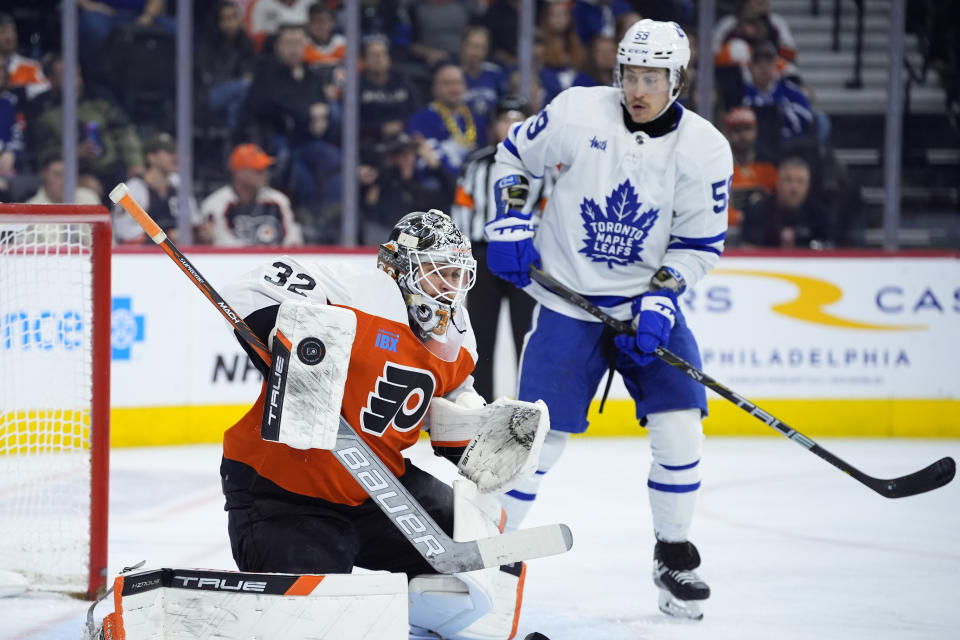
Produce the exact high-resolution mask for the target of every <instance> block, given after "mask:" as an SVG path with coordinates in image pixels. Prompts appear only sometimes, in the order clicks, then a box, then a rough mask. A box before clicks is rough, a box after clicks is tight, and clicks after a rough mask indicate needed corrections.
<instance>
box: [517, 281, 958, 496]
mask: <svg viewBox="0 0 960 640" xmlns="http://www.w3.org/2000/svg"><path fill="white" fill-rule="evenodd" d="M530 277H531V278H533V279H534V280H536V281H537V282H539V283H540V284H541V285H543V286H544V287H546V288H547V289H549V290H550V291H551V292H553V293H555V294H556V295H558V296H560V297H561V298H563V299H564V300H566V301H567V302H569V303H571V304H573V305H575V306H577V307H579V308H580V309H583V310H584V311H586V312H587V313H589V314H590V315H592V316H594V317H596V318H599V319H600V320H602V321H603V323H604V324H605V325H607V326H608V327H610V328H611V329H613V330H614V331H616V332H617V333H631V332H632V331H633V329H632V328H631V327H630V324H629V323H627V322H624V321H622V320H617V319H616V318H613V317H612V316H610V315H608V314H606V313H604V312H603V311H602V310H601V309H600V308H599V307H597V306H596V305H595V304H593V303H592V302H590V301H589V300H587V299H586V298H584V297H583V296H581V295H580V294H578V293H575V292H573V291H571V290H570V289H568V288H567V287H566V286H564V285H563V284H561V283H560V282H557V281H556V280H555V279H554V278H552V277H551V276H549V275H547V274H546V273H544V272H543V271H541V270H540V269H537V268H536V267H530ZM655 353H656V355H657V357H658V358H660V359H661V360H663V361H664V362H666V363H667V364H669V365H670V366H671V367H676V368H677V369H680V370H681V371H683V373H685V374H686V375H688V376H690V377H691V378H693V379H694V380H696V381H697V382H699V383H700V384H702V385H704V386H705V387H707V388H709V389H713V391H715V392H716V393H717V394H719V395H720V396H722V397H723V398H724V399H726V400H729V401H730V402H732V403H733V404H735V405H737V406H738V407H740V408H741V409H743V410H744V411H746V412H747V413H749V414H750V415H752V416H753V417H755V418H757V419H758V420H760V421H761V422H763V423H765V424H766V425H768V426H770V427H773V428H774V429H776V430H777V431H779V432H780V433H782V434H783V435H785V436H786V437H788V438H790V439H791V440H793V441H794V442H796V443H797V444H799V445H800V446H802V447H804V448H805V449H807V450H808V451H810V452H811V453H814V454H816V455H818V456H820V457H821V458H823V459H824V460H826V461H827V462H829V463H830V464H832V465H833V466H835V467H836V468H837V469H840V471H843V472H844V473H846V474H847V475H849V476H851V477H852V478H854V479H855V480H857V481H859V482H860V483H862V484H865V485H866V486H868V487H870V488H871V489H873V490H874V491H876V492H877V493H879V494H880V495H882V496H883V497H885V498H904V497H906V496H912V495H916V494H918V493H926V492H927V491H932V490H934V489H937V488H939V487H942V486H944V485H945V484H947V483H949V482H950V481H951V480H953V476H954V474H955V473H956V468H957V465H956V463H955V462H954V460H953V458H950V457H946V458H942V459H940V460H937V461H936V462H934V463H933V464H931V465H930V466H928V467H925V468H923V469H921V470H920V471H916V472H914V473H910V474H907V475H905V476H901V477H899V478H891V479H889V480H886V479H883V478H874V477H873V476H869V475H867V474H865V473H864V472H862V471H860V470H859V469H857V468H856V467H854V466H853V465H851V464H849V463H848V462H846V461H845V460H843V459H841V458H839V457H837V456H835V455H833V454H832V453H830V452H829V451H827V450H826V449H824V448H823V447H821V446H820V445H818V444H817V443H816V442H814V441H813V440H811V439H810V438H808V437H807V436H805V435H803V434H802V433H800V432H799V431H797V430H796V429H793V428H791V427H790V426H788V425H787V424H786V423H784V422H782V421H781V420H779V419H777V418H775V417H774V416H773V415H771V414H769V413H767V412H766V411H764V410H763V409H761V408H760V407H758V406H757V405H755V404H754V403H752V402H750V401H749V400H747V399H746V398H744V397H743V396H741V395H740V394H738V393H735V392H733V391H731V390H730V389H728V388H727V387H725V386H723V385H722V384H720V383H719V382H717V381H716V380H714V379H713V378H711V377H710V376H708V375H707V374H706V373H704V372H703V371H701V370H700V369H698V368H696V367H695V366H693V365H692V364H690V363H689V362H687V361H686V360H684V359H683V358H681V357H680V356H678V355H676V354H675V353H672V352H671V351H669V350H668V349H665V348H663V347H657V350H656V352H655Z"/></svg>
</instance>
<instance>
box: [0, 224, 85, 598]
mask: <svg viewBox="0 0 960 640" xmlns="http://www.w3.org/2000/svg"><path fill="white" fill-rule="evenodd" d="M92 237H93V233H92V228H91V225H90V224H85V223H69V222H62V223H51V224H48V223H30V224H19V223H10V222H3V221H2V220H0V570H9V571H14V572H16V573H19V574H22V575H23V576H25V577H26V578H27V581H28V582H29V584H30V587H31V588H35V589H54V590H58V591H71V592H86V591H87V587H88V581H89V563H90V544H91V491H92V481H91V437H90V436H91V406H92V398H93V379H94V376H93V370H92V367H93V365H92V347H91V342H92V339H91V336H92V324H93V293H92V291H93V287H92Z"/></svg>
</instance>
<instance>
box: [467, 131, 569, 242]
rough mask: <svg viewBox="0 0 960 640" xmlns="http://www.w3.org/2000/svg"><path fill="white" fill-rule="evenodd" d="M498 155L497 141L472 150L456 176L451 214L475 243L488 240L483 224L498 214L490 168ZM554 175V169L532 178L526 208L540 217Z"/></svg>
mask: <svg viewBox="0 0 960 640" xmlns="http://www.w3.org/2000/svg"><path fill="white" fill-rule="evenodd" d="M496 155H497V147H496V145H490V146H487V147H483V148H482V149H477V150H476V151H473V152H472V153H471V154H470V155H468V156H467V157H466V159H465V160H464V162H463V166H462V167H461V168H460V175H459V176H458V177H457V190H456V195H455V196H454V198H453V205H452V206H451V207H450V217H451V218H453V221H454V223H455V224H456V225H457V228H458V229H460V230H461V231H462V232H463V233H465V234H467V236H469V238H470V241H471V242H473V243H477V242H485V240H484V237H483V226H484V225H485V224H487V223H488V222H490V221H491V220H493V219H494V218H496V217H497V202H496V198H495V197H494V194H493V183H492V182H491V180H490V169H491V168H492V167H493V161H494V158H495V157H496ZM555 179H556V171H554V170H550V171H545V172H544V176H543V178H542V179H538V178H531V180H530V197H528V198H527V204H526V205H525V206H524V208H523V210H524V212H527V211H530V210H531V209H533V211H534V218H539V217H540V212H541V211H543V206H544V205H545V204H546V199H547V197H548V196H549V194H550V191H551V190H552V189H553V183H554V180H555Z"/></svg>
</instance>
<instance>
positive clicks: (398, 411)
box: [360, 362, 437, 436]
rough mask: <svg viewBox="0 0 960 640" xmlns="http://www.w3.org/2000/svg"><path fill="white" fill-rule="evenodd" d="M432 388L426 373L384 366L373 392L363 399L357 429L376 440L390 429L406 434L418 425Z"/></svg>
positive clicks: (397, 365) (396, 366)
mask: <svg viewBox="0 0 960 640" xmlns="http://www.w3.org/2000/svg"><path fill="white" fill-rule="evenodd" d="M436 388H437V383H436V380H434V378H433V374H432V373H430V372H429V371H426V370H424V369H414V368H413V367H404V366H402V365H399V364H395V363H393V362H387V363H386V364H384V365H383V373H382V374H381V375H380V376H379V377H378V378H377V384H376V389H375V391H374V392H373V393H370V394H369V395H368V396H367V406H365V407H364V408H363V409H362V410H361V411H360V428H361V429H363V430H364V431H366V432H367V433H373V434H376V435H378V436H382V435H383V433H384V432H385V431H386V430H387V429H388V428H390V427H391V426H392V427H393V428H394V429H396V430H397V431H410V429H413V428H414V427H416V426H417V425H418V424H420V421H421V420H422V419H423V416H424V414H425V413H426V412H427V407H429V406H430V399H431V398H432V397H433V392H434V390H435V389H436Z"/></svg>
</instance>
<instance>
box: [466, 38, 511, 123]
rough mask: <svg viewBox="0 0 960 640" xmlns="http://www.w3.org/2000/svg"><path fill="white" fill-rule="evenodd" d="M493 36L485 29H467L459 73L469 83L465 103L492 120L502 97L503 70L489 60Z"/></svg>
mask: <svg viewBox="0 0 960 640" xmlns="http://www.w3.org/2000/svg"><path fill="white" fill-rule="evenodd" d="M489 53H490V32H489V31H488V30H487V28H486V27H483V26H479V25H475V26H472V27H468V28H467V30H466V31H465V32H464V34H463V42H462V43H461V44H460V69H461V71H463V79H464V80H465V81H466V83H467V95H466V98H465V100H466V102H467V105H468V106H469V107H470V110H471V111H473V113H475V114H477V115H479V116H483V117H484V118H487V119H488V120H489V119H490V114H491V111H492V110H493V107H494V106H495V105H496V103H497V100H498V99H499V97H500V89H501V87H502V85H503V69H501V68H500V66H499V65H497V64H494V63H493V62H490V61H488V60H487V56H488V55H489Z"/></svg>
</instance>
